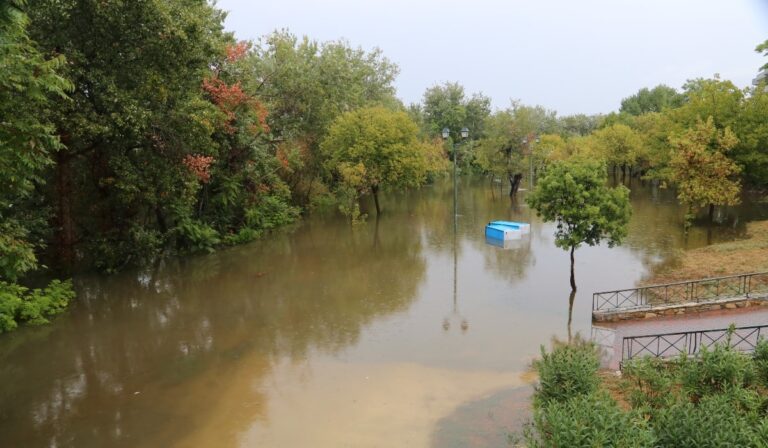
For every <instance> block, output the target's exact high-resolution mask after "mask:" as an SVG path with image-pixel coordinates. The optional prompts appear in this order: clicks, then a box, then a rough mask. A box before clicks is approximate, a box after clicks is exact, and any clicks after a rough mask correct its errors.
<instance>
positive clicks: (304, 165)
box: [250, 31, 400, 204]
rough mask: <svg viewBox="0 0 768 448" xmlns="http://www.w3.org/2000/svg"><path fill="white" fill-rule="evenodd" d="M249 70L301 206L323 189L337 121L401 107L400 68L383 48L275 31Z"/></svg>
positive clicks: (256, 51) (261, 43)
mask: <svg viewBox="0 0 768 448" xmlns="http://www.w3.org/2000/svg"><path fill="white" fill-rule="evenodd" d="M250 70H251V71H252V72H253V74H254V78H253V92H254V93H257V94H258V95H259V96H260V97H262V98H264V101H265V106H266V107H267V109H268V110H269V111H270V114H269V115H268V116H267V124H268V125H269V128H270V129H271V130H272V139H273V141H275V142H277V143H278V154H279V155H280V157H281V158H282V159H283V160H284V161H286V162H287V163H286V164H285V169H284V170H283V171H282V172H281V176H282V177H283V178H284V179H285V180H286V181H287V183H288V185H289V187H290V188H291V190H292V192H293V196H294V200H295V201H296V202H297V203H300V204H306V203H308V202H309V201H310V199H311V197H312V195H313V193H314V192H316V191H322V189H323V185H321V179H322V174H323V163H324V159H323V158H322V154H321V151H320V149H319V148H320V142H321V141H322V140H323V138H324V137H325V135H326V133H327V132H328V129H329V127H330V125H331V123H332V122H333V121H334V120H335V119H336V117H338V116H339V115H341V114H342V113H344V112H347V111H350V110H354V109H358V108H360V107H365V106H370V105H386V106H389V107H393V108H394V107H399V106H400V104H399V101H398V100H397V99H396V98H395V88H394V86H393V82H394V80H395V77H396V76H397V73H398V67H397V65H395V64H394V63H392V62H391V61H389V60H388V59H387V58H385V57H384V56H383V55H382V52H381V50H379V49H374V50H373V51H370V52H366V51H364V50H362V49H360V48H354V47H352V46H351V45H350V44H349V43H348V42H346V41H330V42H317V41H314V40H311V39H309V38H308V37H306V36H305V37H302V38H299V37H297V36H295V35H293V34H291V33H289V32H287V31H279V32H275V33H272V34H270V35H268V36H266V37H265V38H263V39H261V40H260V41H259V42H258V43H257V44H256V46H255V48H254V54H253V57H252V58H250Z"/></svg>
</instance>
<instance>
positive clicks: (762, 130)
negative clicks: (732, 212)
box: [731, 84, 768, 189]
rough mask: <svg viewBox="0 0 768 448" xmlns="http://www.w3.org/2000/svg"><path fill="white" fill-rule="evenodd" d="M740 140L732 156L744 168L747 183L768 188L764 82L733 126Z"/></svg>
mask: <svg viewBox="0 0 768 448" xmlns="http://www.w3.org/2000/svg"><path fill="white" fill-rule="evenodd" d="M733 132H734V134H736V135H737V136H738V138H739V143H738V144H737V145H736V146H735V147H734V148H733V152H732V155H731V157H732V158H733V159H734V160H735V161H736V162H737V163H738V164H739V165H740V166H741V167H742V173H743V177H744V180H745V182H749V183H750V184H751V185H754V186H757V187H758V188H760V189H766V188H768V91H766V89H765V85H764V84H761V85H758V86H755V87H753V88H751V89H750V91H749V95H748V96H747V97H745V98H744V101H742V107H741V112H740V114H739V119H738V120H737V121H736V123H735V124H734V125H733Z"/></svg>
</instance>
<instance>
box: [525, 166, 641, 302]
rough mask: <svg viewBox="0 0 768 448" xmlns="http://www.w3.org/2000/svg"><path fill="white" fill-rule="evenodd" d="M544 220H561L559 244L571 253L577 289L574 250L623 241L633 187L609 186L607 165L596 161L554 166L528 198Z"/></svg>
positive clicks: (610, 245)
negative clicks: (606, 176) (586, 246)
mask: <svg viewBox="0 0 768 448" xmlns="http://www.w3.org/2000/svg"><path fill="white" fill-rule="evenodd" d="M526 202H527V203H528V205H529V206H530V207H532V208H533V209H535V210H536V214H537V215H538V216H541V217H542V218H543V219H544V221H546V222H550V221H554V222H555V223H557V229H556V231H555V245H556V246H557V247H560V248H562V249H565V250H570V254H571V289H572V290H574V291H575V290H576V278H575V275H574V251H575V250H576V249H577V248H578V247H579V246H581V245H582V244H587V245H589V246H594V245H597V244H600V242H602V241H606V242H607V244H608V247H613V246H615V245H618V244H621V241H622V239H623V238H624V237H625V236H626V234H627V224H628V223H629V218H630V216H631V209H630V204H629V190H628V189H627V188H626V187H624V186H623V185H621V186H618V187H616V188H610V187H608V186H607V185H606V179H605V167H604V166H603V165H602V164H600V163H596V162H592V161H577V160H574V161H567V162H558V163H555V164H553V165H551V166H550V167H549V168H548V169H547V172H546V174H545V175H544V176H543V177H542V178H541V179H539V183H538V184H537V185H536V189H535V190H534V191H533V193H532V194H530V195H529V196H528V197H527V198H526Z"/></svg>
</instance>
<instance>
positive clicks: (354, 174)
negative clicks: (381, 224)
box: [321, 106, 444, 214]
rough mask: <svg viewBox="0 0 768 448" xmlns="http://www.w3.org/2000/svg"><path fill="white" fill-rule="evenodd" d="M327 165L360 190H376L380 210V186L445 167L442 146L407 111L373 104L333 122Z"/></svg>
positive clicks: (413, 182) (411, 181)
mask: <svg viewBox="0 0 768 448" xmlns="http://www.w3.org/2000/svg"><path fill="white" fill-rule="evenodd" d="M321 150H322V152H323V153H324V155H325V156H326V160H327V161H326V168H327V170H328V171H329V172H331V174H332V175H335V176H336V178H337V181H338V182H339V183H340V184H341V186H342V187H345V188H351V189H353V191H354V193H355V195H354V196H360V195H362V194H365V193H366V192H370V193H371V194H372V195H373V199H374V202H375V205H376V213H377V214H379V213H381V207H380V205H379V191H380V189H381V188H405V187H413V186H418V185H421V184H422V183H423V182H424V181H426V179H427V175H428V174H429V173H430V172H431V171H434V170H437V169H440V168H443V167H444V159H443V158H442V157H441V155H440V152H439V146H437V145H436V144H434V143H430V142H426V141H423V140H421V139H420V138H419V129H418V126H417V125H416V123H414V122H413V120H412V119H411V118H410V117H409V116H408V114H407V113H406V112H401V111H392V110H389V109H386V108H384V107H380V106H379V107H369V108H363V109H358V110H356V111H353V112H347V113H345V114H343V115H341V116H339V117H338V118H337V119H336V120H335V121H334V123H333V125H331V128H330V130H329V131H328V135H327V136H326V138H325V139H324V140H323V142H322V144H321Z"/></svg>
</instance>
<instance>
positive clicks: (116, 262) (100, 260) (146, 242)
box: [88, 225, 163, 273]
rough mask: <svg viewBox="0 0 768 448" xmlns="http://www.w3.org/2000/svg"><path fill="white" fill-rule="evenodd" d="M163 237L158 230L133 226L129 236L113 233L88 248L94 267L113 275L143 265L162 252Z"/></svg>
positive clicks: (92, 243) (103, 236) (117, 232)
mask: <svg viewBox="0 0 768 448" xmlns="http://www.w3.org/2000/svg"><path fill="white" fill-rule="evenodd" d="M162 247H163V237H162V235H161V233H160V232H159V231H157V230H152V229H149V228H146V227H142V226H139V225H133V226H131V228H130V229H129V230H128V232H127V235H124V234H123V232H119V231H113V232H107V233H104V234H103V235H102V236H101V237H99V238H96V239H94V241H93V242H91V244H90V245H89V247H88V252H89V256H90V257H91V258H92V263H93V265H94V266H95V267H96V268H97V269H98V270H100V271H103V272H107V273H113V272H117V271H119V270H120V269H122V268H124V267H125V266H126V265H129V264H134V265H141V264H145V263H148V262H149V261H151V260H152V259H154V258H155V257H157V256H158V255H159V254H160V252H161V251H162Z"/></svg>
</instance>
